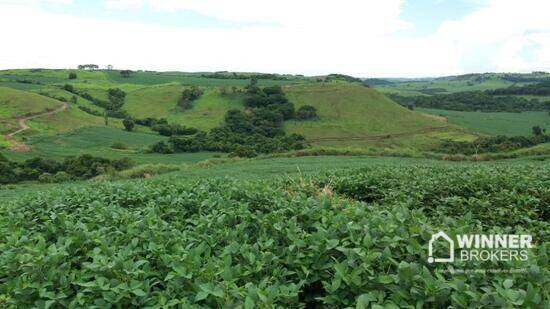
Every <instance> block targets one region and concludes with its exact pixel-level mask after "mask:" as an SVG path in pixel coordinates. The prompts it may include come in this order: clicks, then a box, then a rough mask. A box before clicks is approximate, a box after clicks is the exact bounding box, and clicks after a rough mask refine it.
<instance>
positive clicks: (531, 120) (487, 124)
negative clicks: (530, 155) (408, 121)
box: [416, 107, 550, 136]
mask: <svg viewBox="0 0 550 309" xmlns="http://www.w3.org/2000/svg"><path fill="white" fill-rule="evenodd" d="M416 110H417V111H419V112H422V113H428V114H433V115H438V116H443V117H445V118H446V119H448V122H449V123H452V124H455V125H458V126H461V127H464V128H468V129H470V130H472V131H473V132H477V133H481V134H489V135H509V136H518V135H524V136H530V135H532V134H533V132H532V130H531V128H532V127H533V126H535V125H539V126H541V127H542V128H546V129H547V130H549V131H550V115H549V114H548V113H547V112H521V113H507V112H494V113H491V112H465V111H450V110H442V109H429V108H421V107H418V108H416Z"/></svg>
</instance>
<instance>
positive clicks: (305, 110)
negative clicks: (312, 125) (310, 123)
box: [296, 105, 319, 120]
mask: <svg viewBox="0 0 550 309" xmlns="http://www.w3.org/2000/svg"><path fill="white" fill-rule="evenodd" d="M296 118H298V119H300V120H310V119H318V118H319V116H317V109H316V108H315V107H313V106H311V105H302V106H300V108H298V111H297V112H296Z"/></svg>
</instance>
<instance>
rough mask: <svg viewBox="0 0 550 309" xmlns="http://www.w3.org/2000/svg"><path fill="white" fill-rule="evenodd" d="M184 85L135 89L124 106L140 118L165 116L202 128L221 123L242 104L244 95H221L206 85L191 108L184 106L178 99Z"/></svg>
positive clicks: (216, 89) (215, 89)
mask: <svg viewBox="0 0 550 309" xmlns="http://www.w3.org/2000/svg"><path fill="white" fill-rule="evenodd" d="M183 89H184V86H181V85H177V84H169V85H163V86H154V87H147V88H142V89H139V90H135V91H132V92H130V93H129V94H128V97H127V99H126V104H125V107H124V108H125V109H126V110H127V111H128V112H129V113H130V115H132V116H134V117H137V118H145V117H156V118H166V119H168V121H169V122H176V123H180V124H183V125H186V126H191V127H195V128H199V129H202V130H208V129H211V128H214V127H216V126H218V125H219V124H220V122H221V121H222V120H223V117H224V115H225V112H226V111H227V110H229V109H235V108H236V109H241V108H242V100H243V98H242V96H240V95H238V94H227V95H221V94H220V91H219V90H218V88H205V89H204V94H203V95H202V96H201V97H200V98H199V99H198V100H197V101H195V102H193V107H192V108H191V109H188V110H181V109H180V108H179V107H177V102H178V99H179V98H180V97H181V92H182V90H183Z"/></svg>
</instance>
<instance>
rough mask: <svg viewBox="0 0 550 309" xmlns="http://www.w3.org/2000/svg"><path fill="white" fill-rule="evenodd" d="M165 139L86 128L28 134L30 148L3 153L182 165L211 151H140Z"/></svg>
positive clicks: (17, 157) (19, 156) (18, 157)
mask: <svg viewBox="0 0 550 309" xmlns="http://www.w3.org/2000/svg"><path fill="white" fill-rule="evenodd" d="M166 139H167V138H166V137H163V136H160V135H158V134H153V133H144V132H126V131H123V130H120V129H115V128H107V127H86V128H80V129H77V130H74V131H71V132H69V133H61V134H57V135H49V134H46V135H36V136H31V137H29V138H28V139H27V141H26V142H27V143H28V144H29V145H30V146H31V147H32V148H31V150H30V151H28V152H6V153H5V156H6V157H7V158H9V159H12V160H16V161H22V160H26V159H31V158H34V157H41V158H45V159H54V160H60V159H63V158H64V157H66V156H69V155H70V156H78V155H82V154H91V155H94V156H99V157H104V158H108V159H121V158H126V157H127V158H131V159H132V160H133V161H135V162H136V163H137V164H145V163H163V164H182V163H195V162H198V161H202V160H205V159H208V158H210V157H212V156H213V155H214V154H215V153H185V154H171V155H162V154H149V153H144V150H145V149H146V148H147V147H148V146H149V145H151V144H153V143H155V142H158V141H161V140H166ZM117 144H118V146H117ZM116 148H122V149H116Z"/></svg>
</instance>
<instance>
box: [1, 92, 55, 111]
mask: <svg viewBox="0 0 550 309" xmlns="http://www.w3.org/2000/svg"><path fill="white" fill-rule="evenodd" d="M60 104H61V103H60V102H59V101H57V100H54V99H51V98H48V97H44V96H41V95H38V94H35V93H32V92H27V91H21V90H17V89H12V88H6V87H0V119H7V118H16V117H19V116H24V115H29V114H34V113H40V112H44V111H46V110H48V109H54V108H56V107H59V105H60Z"/></svg>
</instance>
